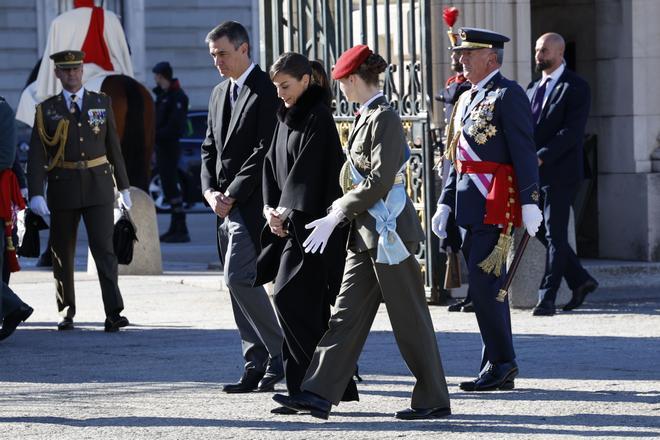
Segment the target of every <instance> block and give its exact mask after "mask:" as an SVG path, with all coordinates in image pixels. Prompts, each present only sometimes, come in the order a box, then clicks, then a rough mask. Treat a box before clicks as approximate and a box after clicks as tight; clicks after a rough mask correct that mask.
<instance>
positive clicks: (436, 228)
mask: <svg viewBox="0 0 660 440" xmlns="http://www.w3.org/2000/svg"><path fill="white" fill-rule="evenodd" d="M449 214H451V207H450V206H449V205H438V208H437V209H436V210H435V214H433V217H432V218H431V230H432V231H433V233H434V234H435V235H437V236H438V238H439V239H440V240H444V239H445V238H447V220H449Z"/></svg>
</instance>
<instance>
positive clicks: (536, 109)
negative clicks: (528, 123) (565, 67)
mask: <svg viewBox="0 0 660 440" xmlns="http://www.w3.org/2000/svg"><path fill="white" fill-rule="evenodd" d="M549 79H550V78H546V79H545V80H544V81H543V83H541V85H540V86H539V87H538V88H537V89H536V92H535V93H534V98H533V99H532V118H533V119H534V124H536V123H538V122H539V117H540V116H541V110H543V98H544V97H545V89H546V87H547V85H548V82H549Z"/></svg>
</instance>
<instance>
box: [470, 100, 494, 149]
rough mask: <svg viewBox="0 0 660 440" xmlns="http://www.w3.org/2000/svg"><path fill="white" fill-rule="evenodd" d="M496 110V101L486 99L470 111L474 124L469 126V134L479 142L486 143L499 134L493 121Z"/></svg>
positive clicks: (480, 143)
mask: <svg viewBox="0 0 660 440" xmlns="http://www.w3.org/2000/svg"><path fill="white" fill-rule="evenodd" d="M494 111H495V101H485V102H483V103H481V104H479V105H478V106H476V107H475V108H473V109H472V111H471V112H470V119H471V120H472V125H470V127H469V128H468V130H467V132H468V134H469V135H470V136H471V137H472V138H473V139H474V141H475V142H476V143H477V144H479V145H483V144H485V143H486V142H487V141H488V139H489V138H491V137H493V136H495V135H496V134H497V128H495V126H494V125H493V124H492V123H491V122H492V120H493V113H494Z"/></svg>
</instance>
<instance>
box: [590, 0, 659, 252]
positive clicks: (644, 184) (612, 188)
mask: <svg viewBox="0 0 660 440" xmlns="http://www.w3.org/2000/svg"><path fill="white" fill-rule="evenodd" d="M659 16H660V2H657V1H654V0H638V1H634V2H599V3H598V6H597V8H596V54H597V56H596V63H597V66H596V69H597V74H598V81H597V87H596V90H594V91H593V97H594V98H593V99H594V101H593V113H594V114H595V116H596V118H597V127H598V130H597V131H598V171H599V174H598V179H599V182H598V205H599V206H598V209H599V253H600V256H601V257H605V258H617V259H639V260H647V261H658V260H660V221H658V218H659V217H658V214H660V213H659V212H658V211H660V173H658V172H653V171H652V160H651V155H652V153H653V151H654V150H655V149H656V148H657V147H658V139H659V136H660V88H658V87H657V86H656V85H655V84H656V83H657V79H656V76H657V74H658V72H659V71H660V29H658V26H657V17H659ZM633 85H636V86H633Z"/></svg>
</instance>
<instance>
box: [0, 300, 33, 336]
mask: <svg viewBox="0 0 660 440" xmlns="http://www.w3.org/2000/svg"><path fill="white" fill-rule="evenodd" d="M32 312H34V309H33V308H32V307H30V306H28V305H22V306H21V307H19V308H18V309H17V310H14V311H13V312H11V313H10V314H9V315H7V316H5V319H4V321H2V329H0V341H2V340H3V339H7V338H8V337H10V336H11V334H12V333H14V330H16V327H18V324H20V323H21V322H23V321H25V320H26V319H28V318H29V317H30V315H31V314H32Z"/></svg>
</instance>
